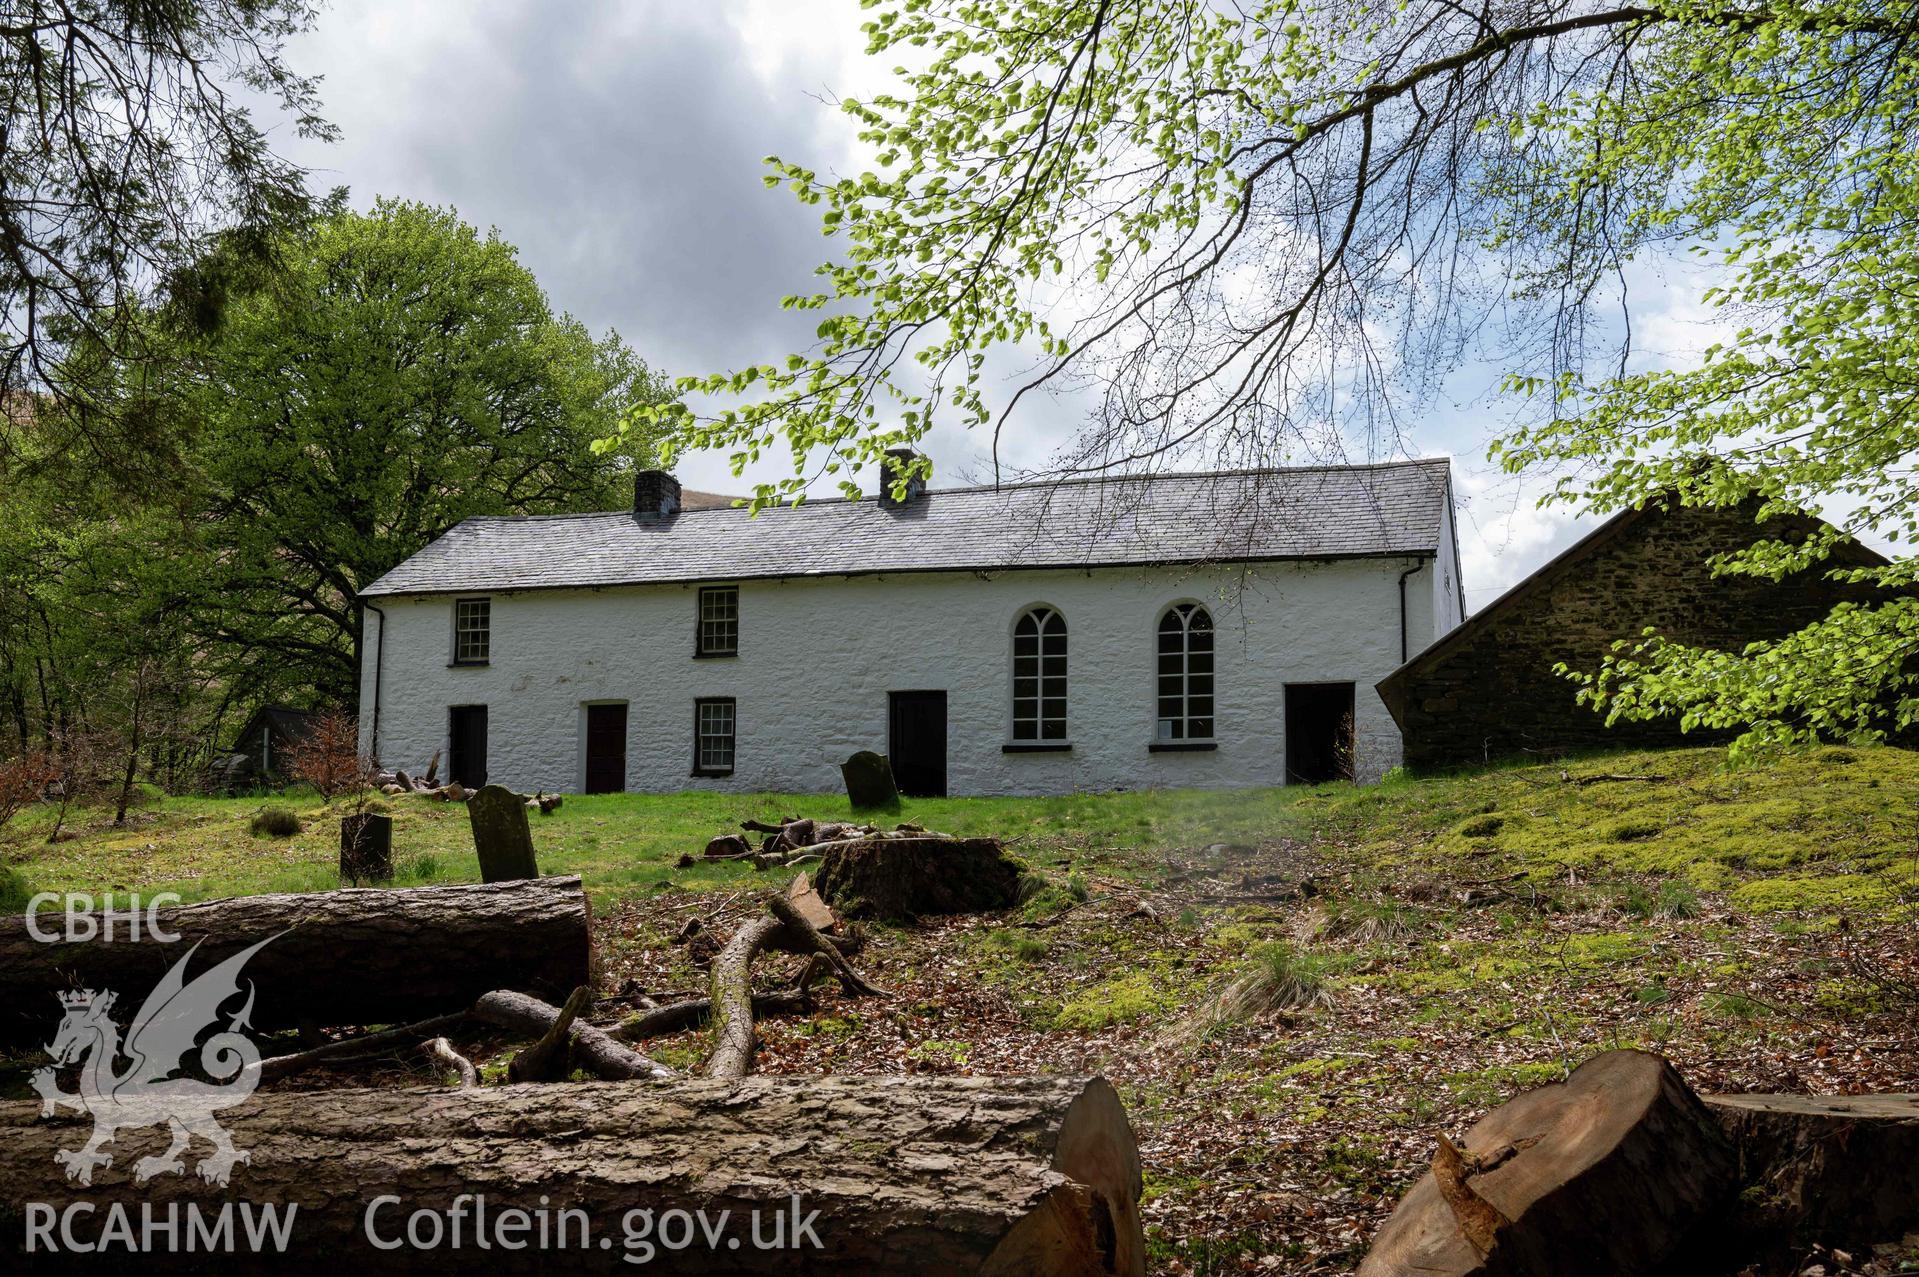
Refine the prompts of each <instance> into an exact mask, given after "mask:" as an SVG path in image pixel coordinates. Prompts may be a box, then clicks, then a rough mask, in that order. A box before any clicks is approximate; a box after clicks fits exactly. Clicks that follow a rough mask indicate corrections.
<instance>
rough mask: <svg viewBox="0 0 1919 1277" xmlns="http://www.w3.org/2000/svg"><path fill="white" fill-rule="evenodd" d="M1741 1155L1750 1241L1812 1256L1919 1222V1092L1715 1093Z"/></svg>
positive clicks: (1711, 1101) (1710, 1105)
mask: <svg viewBox="0 0 1919 1277" xmlns="http://www.w3.org/2000/svg"><path fill="white" fill-rule="evenodd" d="M1705 1102H1706V1107H1707V1109H1708V1110H1710V1111H1711V1112H1712V1114H1713V1116H1714V1117H1716V1118H1718V1119H1719V1124H1720V1126H1721V1127H1722V1128H1724V1130H1725V1132H1726V1134H1727V1136H1728V1138H1729V1139H1730V1140H1731V1141H1732V1144H1733V1147H1734V1149H1736V1150H1737V1153H1738V1158H1739V1183H1740V1186H1741V1187H1742V1188H1744V1189H1748V1190H1756V1191H1748V1192H1745V1193H1742V1194H1741V1196H1740V1205H1739V1219H1738V1222H1737V1228H1738V1231H1739V1233H1740V1235H1741V1237H1742V1238H1743V1239H1747V1240H1749V1241H1753V1242H1756V1243H1760V1244H1761V1245H1766V1246H1771V1247H1774V1248H1790V1249H1791V1250H1792V1251H1793V1253H1795V1254H1800V1253H1804V1247H1805V1246H1806V1245H1808V1244H1810V1243H1812V1242H1815V1241H1817V1242H1823V1243H1826V1244H1827V1245H1845V1244H1866V1245H1870V1244H1872V1243H1874V1242H1879V1241H1884V1240H1885V1239H1886V1238H1888V1237H1898V1236H1900V1235H1901V1234H1902V1233H1904V1232H1906V1231H1907V1230H1908V1229H1910V1228H1912V1227H1914V1226H1915V1225H1919V1095H1708V1096H1706V1097H1705Z"/></svg>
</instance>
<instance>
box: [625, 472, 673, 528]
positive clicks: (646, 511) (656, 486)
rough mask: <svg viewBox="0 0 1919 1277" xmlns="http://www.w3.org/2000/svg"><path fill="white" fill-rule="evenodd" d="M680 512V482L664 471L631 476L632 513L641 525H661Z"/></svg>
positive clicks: (636, 473) (639, 473)
mask: <svg viewBox="0 0 1919 1277" xmlns="http://www.w3.org/2000/svg"><path fill="white" fill-rule="evenodd" d="M679 512H680V481H679V480H678V479H675V478H674V477H673V476H672V475H670V474H668V473H667V472H666V471H664V470H640V471H636V472H635V473H634V475H633V513H634V514H635V515H636V516H638V518H639V520H640V522H642V523H661V522H664V521H665V520H667V519H670V518H672V517H673V516H674V515H676V514H678V513H679Z"/></svg>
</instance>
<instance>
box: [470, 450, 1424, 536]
mask: <svg viewBox="0 0 1919 1277" xmlns="http://www.w3.org/2000/svg"><path fill="white" fill-rule="evenodd" d="M1452 463H1453V459H1452V456H1451V455H1450V454H1448V455H1445V456H1438V457H1405V458H1401V459H1399V460H1396V461H1349V462H1322V463H1318V464H1314V465H1304V466H1245V467H1241V468H1239V469H1233V470H1177V471H1170V472H1162V473H1159V474H1105V475H1086V476H1084V477H1081V478H1074V479H1028V480H1024V481H1022V482H1018V483H975V484H968V485H966V486H965V487H959V488H928V489H926V495H927V496H929V497H946V496H969V495H971V494H974V493H979V492H1028V491H1031V490H1033V489H1035V488H1085V487H1092V486H1094V485H1097V484H1107V483H1111V484H1120V483H1164V482H1171V481H1174V480H1179V479H1243V478H1248V477H1251V476H1254V475H1282V474H1312V473H1315V472H1319V473H1326V474H1335V473H1337V474H1346V473H1351V472H1353V471H1358V470H1395V469H1405V468H1408V467H1422V466H1423V467H1431V466H1445V467H1447V468H1448V469H1450V468H1451V466H1452ZM697 490H698V489H696V491H697ZM713 495H716V496H717V495H721V494H718V493H715V494H713ZM878 499H879V498H878V497H877V496H875V495H873V494H866V495H863V496H859V497H807V498H806V499H805V500H804V501H803V502H801V503H800V506H801V507H804V506H809V505H858V504H859V503H860V502H862V501H877V500H878ZM736 500H740V501H750V500H751V498H750V497H738V498H736ZM743 508H744V507H742V506H713V507H708V508H705V509H698V510H681V511H679V512H678V513H676V514H675V515H674V518H676V519H682V518H685V517H687V516H688V515H695V514H730V513H732V512H734V511H736V510H740V509H743ZM768 508H769V509H775V510H778V509H791V508H794V507H793V506H792V505H791V503H786V502H782V503H781V504H779V505H775V506H770V507H768ZM632 514H633V512H632V511H631V510H576V511H572V512H571V513H564V514H470V515H468V516H467V517H466V518H464V519H462V520H460V523H462V524H463V523H477V522H480V521H482V520H485V521H490V522H497V523H531V522H533V521H534V520H551V519H603V518H613V517H617V516H626V517H629V518H630V517H631V516H632ZM454 526H455V527H458V526H460V524H455V525H454Z"/></svg>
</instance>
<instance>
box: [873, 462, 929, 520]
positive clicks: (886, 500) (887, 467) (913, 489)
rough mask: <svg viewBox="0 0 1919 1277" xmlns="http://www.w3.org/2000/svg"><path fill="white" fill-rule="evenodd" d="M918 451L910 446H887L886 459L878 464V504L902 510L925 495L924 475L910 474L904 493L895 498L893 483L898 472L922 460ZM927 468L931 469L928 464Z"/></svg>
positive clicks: (889, 508)
mask: <svg viewBox="0 0 1919 1277" xmlns="http://www.w3.org/2000/svg"><path fill="white" fill-rule="evenodd" d="M923 460H925V458H923V457H922V456H921V455H920V454H919V453H917V452H915V451H913V450H912V449H911V448H888V449H887V450H886V460H885V461H884V462H882V463H881V465H880V505H881V507H882V508H884V509H887V510H903V509H905V508H906V507H907V506H909V505H912V504H913V503H914V502H916V501H918V500H919V499H920V498H921V497H923V496H925V495H926V476H925V475H921V474H915V475H911V476H909V477H908V478H907V480H906V495H905V496H904V497H900V498H895V497H894V496H893V483H894V481H895V480H897V479H898V478H899V476H900V473H901V472H902V471H903V470H905V469H906V467H907V466H909V465H911V464H912V463H913V462H915V461H923ZM928 469H931V467H930V466H929V467H928Z"/></svg>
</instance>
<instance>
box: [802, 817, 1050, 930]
mask: <svg viewBox="0 0 1919 1277" xmlns="http://www.w3.org/2000/svg"><path fill="white" fill-rule="evenodd" d="M807 850H808V851H811V852H818V853H819V855H820V864H819V868H818V870H817V871H816V872H815V873H814V874H813V886H814V887H815V888H816V889H817V890H818V891H819V893H820V895H822V896H824V897H825V898H826V899H827V901H828V902H829V903H831V904H832V905H833V907H834V908H836V909H838V910H839V911H840V912H841V913H842V914H845V915H846V916H848V917H876V918H884V919H888V920H900V921H908V920H911V919H913V918H918V917H925V916H930V915H936V914H952V913H986V912H990V911H993V910H999V909H1011V908H1012V907H1013V906H1014V905H1015V904H1017V903H1018V902H1019V878H1020V872H1021V869H1020V863H1019V861H1017V860H1015V859H1013V857H1011V856H1009V855H1007V854H1006V849H1005V848H1004V847H1002V846H1001V845H1000V844H999V842H998V840H996V839H992V838H947V837H944V836H940V835H932V834H916V835H909V836H907V837H903V838H900V837H894V838H888V837H873V838H857V839H852V840H849V841H843V842H832V843H820V844H816V845H815V846H813V847H809V848H808V849H807Z"/></svg>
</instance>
